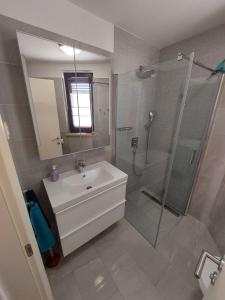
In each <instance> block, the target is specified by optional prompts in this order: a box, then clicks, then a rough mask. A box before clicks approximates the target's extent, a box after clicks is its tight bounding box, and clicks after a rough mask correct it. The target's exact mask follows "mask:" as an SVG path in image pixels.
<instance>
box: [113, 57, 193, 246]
mask: <svg viewBox="0 0 225 300" xmlns="http://www.w3.org/2000/svg"><path fill="white" fill-rule="evenodd" d="M149 68H150V69H152V70H153V71H154V72H150V74H151V76H147V77H143V78H140V77H138V76H137V73H136V70H133V71H131V72H128V73H125V74H120V75H118V77H117V120H116V123H117V125H116V127H117V128H116V165H117V167H118V168H120V169H121V170H122V171H124V172H126V173H127V174H128V184H127V202H126V209H125V216H126V219H127V220H128V221H129V222H130V223H131V224H132V225H133V226H134V227H135V228H136V229H137V230H138V231H139V232H140V233H141V234H142V235H143V236H144V237H145V238H146V239H147V240H148V241H149V242H150V243H151V244H152V245H155V244H156V241H157V235H158V232H159V225H160V220H161V217H162V212H163V208H164V204H163V201H162V199H163V197H164V192H165V179H166V177H167V171H168V163H169V161H170V158H171V151H172V141H173V136H174V131H175V130H176V128H177V120H178V117H179V113H180V105H181V102H182V101H183V98H184V88H185V86H186V85H187V81H188V69H189V61H186V60H182V61H178V60H177V59H174V60H171V61H166V62H162V63H159V64H156V65H152V66H150V67H149ZM150 112H152V113H153V114H154V119H153V121H152V124H151V128H150V132H149V131H147V128H149V124H150V123H149V116H150V114H149V113H150ZM147 138H149V141H148V142H149V143H148V147H146V145H147V143H146V139H147ZM146 151H147V153H146ZM146 157H147V159H146Z"/></svg>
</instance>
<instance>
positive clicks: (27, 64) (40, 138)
mask: <svg viewBox="0 0 225 300" xmlns="http://www.w3.org/2000/svg"><path fill="white" fill-rule="evenodd" d="M17 38H18V44H19V49H20V54H21V60H22V66H23V71H24V77H25V82H26V87H27V93H28V97H29V103H30V107H31V113H32V119H33V124H34V129H35V134H36V140H37V145H38V150H39V155H40V159H49V158H54V157H57V156H61V155H64V154H69V153H74V152H79V151H84V150H88V149H92V148H99V147H103V146H107V145H109V144H110V126H109V121H110V83H111V58H110V57H107V56H103V55H100V54H97V53H93V52H89V51H87V50H83V49H81V48H80V47H79V48H77V47H75V46H73V47H71V46H68V45H64V44H60V43H57V42H54V41H51V40H46V39H43V38H39V37H35V36H32V35H29V34H25V33H20V32H18V33H17Z"/></svg>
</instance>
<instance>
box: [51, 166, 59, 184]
mask: <svg viewBox="0 0 225 300" xmlns="http://www.w3.org/2000/svg"><path fill="white" fill-rule="evenodd" d="M51 180H52V181H53V182H56V181H57V180H59V172H58V170H57V167H56V165H53V166H52V171H51Z"/></svg>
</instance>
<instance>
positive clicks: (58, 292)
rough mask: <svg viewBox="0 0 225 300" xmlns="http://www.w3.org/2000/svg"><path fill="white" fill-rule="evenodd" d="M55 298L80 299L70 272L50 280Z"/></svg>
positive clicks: (62, 299) (59, 299)
mask: <svg viewBox="0 0 225 300" xmlns="http://www.w3.org/2000/svg"><path fill="white" fill-rule="evenodd" d="M50 283H51V287H52V291H53V295H54V297H55V300H82V298H81V295H80V292H79V290H78V286H77V284H76V280H75V277H74V276H73V274H72V273H69V274H67V275H66V276H64V277H62V278H57V279H56V278H55V279H54V280H52V281H51V282H50Z"/></svg>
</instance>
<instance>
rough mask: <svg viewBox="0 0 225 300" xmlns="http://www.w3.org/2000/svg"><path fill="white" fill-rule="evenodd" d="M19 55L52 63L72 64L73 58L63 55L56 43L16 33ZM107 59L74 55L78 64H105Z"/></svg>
mask: <svg viewBox="0 0 225 300" xmlns="http://www.w3.org/2000/svg"><path fill="white" fill-rule="evenodd" d="M17 35H18V42H19V47H20V53H21V54H22V55H24V56H25V57H26V58H27V59H28V60H33V59H34V60H44V61H52V62H66V63H67V62H68V63H72V62H73V56H70V55H67V54H65V53H64V52H63V51H62V50H61V49H60V48H59V45H58V43H56V42H54V41H50V40H46V39H43V38H39V37H35V36H32V35H29V34H24V33H20V32H18V34H17ZM107 60H108V58H107V57H105V56H102V55H98V54H95V53H92V52H88V51H84V50H82V51H81V52H80V53H79V54H77V55H76V61H77V62H79V63H90V62H92V63H93V62H105V61H107Z"/></svg>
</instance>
